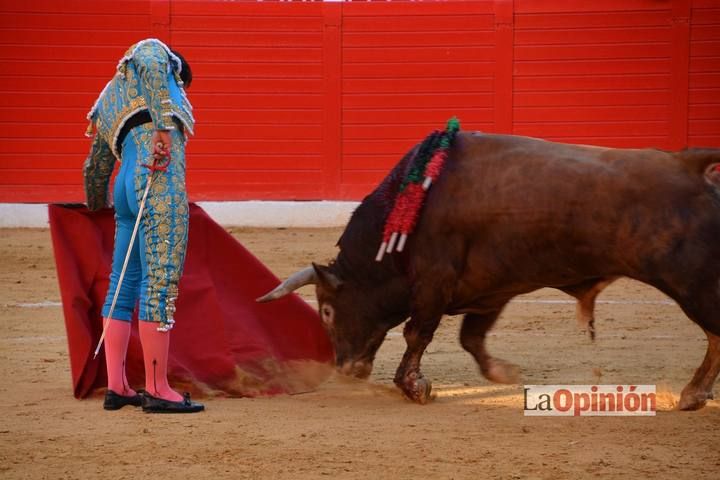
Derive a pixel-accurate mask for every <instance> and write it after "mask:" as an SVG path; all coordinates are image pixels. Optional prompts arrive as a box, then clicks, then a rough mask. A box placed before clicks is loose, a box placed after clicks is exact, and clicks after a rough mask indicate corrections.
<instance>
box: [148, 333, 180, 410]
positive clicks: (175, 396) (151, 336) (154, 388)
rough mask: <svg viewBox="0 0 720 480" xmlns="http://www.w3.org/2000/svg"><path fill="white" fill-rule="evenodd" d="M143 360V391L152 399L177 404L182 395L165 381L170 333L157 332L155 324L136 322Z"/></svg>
mask: <svg viewBox="0 0 720 480" xmlns="http://www.w3.org/2000/svg"><path fill="white" fill-rule="evenodd" d="M138 323H139V325H140V342H141V343H142V348H143V358H144V359H145V390H146V391H147V392H148V393H149V394H150V395H152V396H153V397H158V398H163V399H165V400H170V401H171V402H179V401H181V400H182V399H183V397H182V395H180V394H179V393H177V392H176V391H175V390H173V389H172V388H170V385H169V384H168V380H167V363H168V353H169V350H170V332H158V330H157V327H158V326H159V325H160V324H159V323H156V322H145V321H140V322H138Z"/></svg>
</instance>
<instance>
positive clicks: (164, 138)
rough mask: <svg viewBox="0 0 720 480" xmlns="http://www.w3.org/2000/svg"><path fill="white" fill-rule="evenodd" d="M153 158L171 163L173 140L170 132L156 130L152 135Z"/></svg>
mask: <svg viewBox="0 0 720 480" xmlns="http://www.w3.org/2000/svg"><path fill="white" fill-rule="evenodd" d="M152 145H153V158H154V159H155V161H160V160H163V161H165V162H169V161H170V150H171V149H172V138H171V137H170V130H155V131H154V132H153V134H152Z"/></svg>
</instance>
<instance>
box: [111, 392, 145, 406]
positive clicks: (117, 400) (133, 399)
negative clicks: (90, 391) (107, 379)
mask: <svg viewBox="0 0 720 480" xmlns="http://www.w3.org/2000/svg"><path fill="white" fill-rule="evenodd" d="M125 405H132V406H133V407H139V406H140V405H142V397H141V396H140V395H139V394H135V395H132V396H130V397H126V396H124V395H120V394H117V393H115V392H113V391H112V390H108V391H107V392H105V402H104V403H103V408H104V409H105V410H120V409H121V408H122V407H124V406H125Z"/></svg>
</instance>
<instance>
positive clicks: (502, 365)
mask: <svg viewBox="0 0 720 480" xmlns="http://www.w3.org/2000/svg"><path fill="white" fill-rule="evenodd" d="M484 367H485V368H482V369H481V372H482V374H483V376H484V377H485V378H487V379H488V380H490V381H491V382H494V383H505V384H516V383H520V367H518V366H517V365H515V364H512V363H510V362H506V361H505V360H501V359H499V358H491V359H489V360H488V361H487V363H486V365H485V366H484Z"/></svg>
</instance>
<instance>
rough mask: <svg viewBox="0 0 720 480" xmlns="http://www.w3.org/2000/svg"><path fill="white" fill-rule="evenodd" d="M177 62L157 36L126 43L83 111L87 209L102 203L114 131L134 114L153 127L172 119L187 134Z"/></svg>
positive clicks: (169, 125)
mask: <svg viewBox="0 0 720 480" xmlns="http://www.w3.org/2000/svg"><path fill="white" fill-rule="evenodd" d="M181 68H182V63H181V62H180V59H179V58H178V57H177V56H175V55H174V54H173V53H172V51H171V50H170V49H169V48H168V47H167V45H165V44H164V43H163V42H161V41H160V40H157V39H154V38H150V39H147V40H143V41H141V42H138V43H136V44H135V45H133V46H131V47H130V48H129V49H128V50H127V52H126V53H125V55H124V56H123V57H122V58H121V59H120V61H119V63H118V66H117V72H116V74H115V76H114V77H113V78H112V79H111V80H110V81H109V82H108V83H107V85H106V86H105V88H104V89H103V91H102V92H101V93H100V96H99V97H98V99H97V101H96V102H95V105H93V107H92V109H91V110H90V112H89V113H88V115H87V118H88V120H89V121H90V124H89V125H88V130H87V132H86V135H87V136H92V133H93V130H96V131H97V133H96V134H95V137H94V139H93V143H92V148H91V151H90V155H89V156H88V158H87V161H86V162H85V165H84V179H85V194H86V197H87V203H88V207H89V208H90V209H91V210H97V209H99V208H102V207H104V206H106V205H107V197H108V183H109V181H110V177H111V175H112V171H113V166H114V163H115V159H120V153H119V151H118V145H117V140H118V135H119V134H120V131H121V129H122V127H123V125H125V123H126V122H127V121H128V120H129V119H130V118H131V117H132V116H133V115H134V114H136V113H138V112H142V111H147V112H148V113H149V114H150V117H151V118H152V122H153V126H154V128H155V129H156V130H173V129H175V128H176V127H175V122H174V121H173V117H175V118H177V119H178V120H180V121H181V122H182V124H183V126H184V130H185V133H186V134H190V135H192V133H193V127H194V124H195V120H194V118H193V115H192V106H191V105H190V102H189V101H188V99H187V97H186V96H185V91H184V89H183V83H182V81H181V80H180V71H181Z"/></svg>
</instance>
